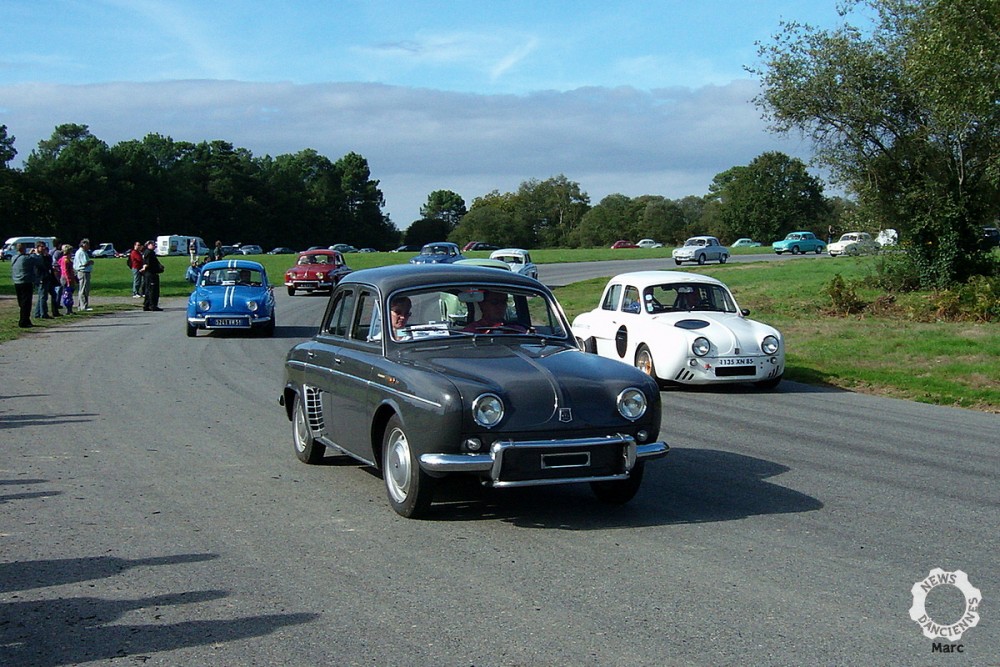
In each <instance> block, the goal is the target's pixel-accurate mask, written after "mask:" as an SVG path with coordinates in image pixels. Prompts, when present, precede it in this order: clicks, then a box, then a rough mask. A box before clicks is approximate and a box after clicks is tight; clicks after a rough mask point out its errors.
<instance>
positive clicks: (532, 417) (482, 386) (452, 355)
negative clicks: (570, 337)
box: [410, 343, 659, 430]
mask: <svg viewBox="0 0 1000 667" xmlns="http://www.w3.org/2000/svg"><path fill="white" fill-rule="evenodd" d="M410 361H411V363H413V364H414V365H417V366H422V367H424V368H426V369H427V370H433V371H436V372H438V373H441V374H442V375H444V376H446V377H448V378H449V379H450V380H451V381H452V382H453V383H454V384H455V385H456V386H457V387H458V389H459V391H460V392H461V393H462V398H463V401H464V402H465V403H466V405H471V404H472V401H473V400H474V399H475V398H476V396H478V395H479V394H481V393H483V392H492V393H495V394H497V395H498V396H500V397H501V398H502V399H503V402H504V405H505V406H506V410H507V414H508V418H507V424H508V427H509V428H513V429H514V430H522V429H533V428H538V427H540V426H542V425H548V426H551V425H552V424H553V423H555V424H559V423H560V419H559V412H560V409H561V408H568V409H569V410H570V414H571V415H572V421H571V422H569V423H566V426H567V427H568V428H581V429H582V428H591V427H606V426H609V425H615V424H624V423H625V420H624V418H623V417H621V416H620V415H619V414H618V412H617V410H616V408H615V401H616V399H617V396H618V394H619V393H620V392H621V391H622V390H623V389H625V388H626V387H638V388H644V387H646V383H647V382H648V378H647V377H646V376H645V375H642V374H641V373H640V372H639V371H636V370H635V369H632V368H630V367H628V366H624V365H623V364H621V363H620V362H617V361H612V360H610V359H604V358H602V357H598V356H596V355H591V354H585V353H583V352H581V351H579V350H576V349H567V348H565V347H562V346H543V345H538V344H513V343H512V344H509V345H489V346H475V347H474V348H472V351H471V352H470V348H468V347H465V346H460V347H454V348H451V349H448V350H435V351H428V352H421V353H419V354H417V355H414V356H413V357H411V360H410ZM650 393H651V392H649V391H647V392H646V394H647V398H649V399H650V401H651V403H652V401H653V400H655V398H654V397H652V396H651V395H650ZM653 393H654V394H655V396H656V397H657V398H658V396H659V394H658V393H656V392H653ZM652 407H653V406H652V404H651V405H650V408H652ZM564 423H565V422H564Z"/></svg>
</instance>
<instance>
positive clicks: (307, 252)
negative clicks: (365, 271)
mask: <svg viewBox="0 0 1000 667" xmlns="http://www.w3.org/2000/svg"><path fill="white" fill-rule="evenodd" d="M339 254H341V253H340V251H339V250H303V251H302V252H300V253H299V256H300V257H301V256H302V255H306V256H309V255H339Z"/></svg>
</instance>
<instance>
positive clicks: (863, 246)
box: [826, 232, 879, 257]
mask: <svg viewBox="0 0 1000 667" xmlns="http://www.w3.org/2000/svg"><path fill="white" fill-rule="evenodd" d="M878 249H879V244H878V243H876V242H875V239H873V238H872V235H871V234H869V233H868V232H848V233H846V234H841V236H840V240H839V241H834V242H833V243H831V244H830V245H828V246H827V248H826V250H827V252H829V253H830V257H836V256H837V255H864V254H868V253H876V252H878Z"/></svg>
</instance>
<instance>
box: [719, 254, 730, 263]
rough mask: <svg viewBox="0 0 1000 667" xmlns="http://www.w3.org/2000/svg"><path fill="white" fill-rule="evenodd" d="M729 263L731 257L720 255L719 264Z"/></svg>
mask: <svg viewBox="0 0 1000 667" xmlns="http://www.w3.org/2000/svg"><path fill="white" fill-rule="evenodd" d="M727 261H729V255H719V264H725V263H726V262H727Z"/></svg>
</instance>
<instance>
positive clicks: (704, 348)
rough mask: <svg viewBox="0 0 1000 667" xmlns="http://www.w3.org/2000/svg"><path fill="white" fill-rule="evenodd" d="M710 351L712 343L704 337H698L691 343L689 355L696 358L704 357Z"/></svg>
mask: <svg viewBox="0 0 1000 667" xmlns="http://www.w3.org/2000/svg"><path fill="white" fill-rule="evenodd" d="M711 351H712V342H711V341H710V340H708V339H707V338H705V337H704V336H698V337H697V338H695V339H694V341H692V342H691V353H692V354H694V355H695V356H696V357H704V356H705V355H706V354H708V353H709V352H711Z"/></svg>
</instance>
